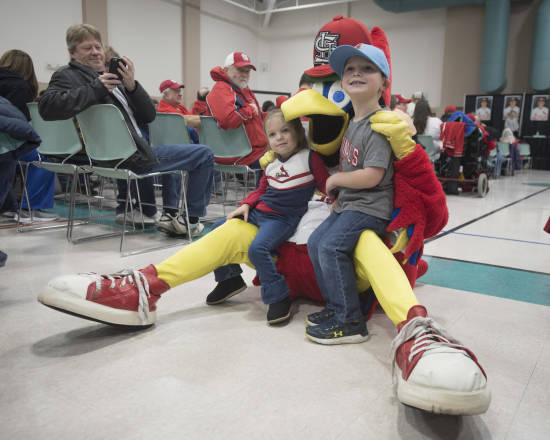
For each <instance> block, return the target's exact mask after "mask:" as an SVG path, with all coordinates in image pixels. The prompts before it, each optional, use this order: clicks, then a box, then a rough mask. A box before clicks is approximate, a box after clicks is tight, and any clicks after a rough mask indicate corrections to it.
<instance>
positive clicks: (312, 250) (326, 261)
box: [307, 211, 388, 323]
mask: <svg viewBox="0 0 550 440" xmlns="http://www.w3.org/2000/svg"><path fill="white" fill-rule="evenodd" d="M387 224H388V220H382V219H380V218H377V217H373V216H371V215H368V214H364V213H362V212H359V211H342V212H341V213H339V214H337V213H335V212H333V213H332V214H330V216H329V217H328V218H327V219H326V220H325V221H324V222H323V223H321V224H320V225H319V227H317V229H315V231H313V233H312V234H311V236H310V237H309V240H308V242H307V250H308V253H309V258H310V259H311V262H312V264H313V268H314V270H315V276H316V277H317V281H318V283H319V287H320V289H321V293H322V294H323V298H325V300H326V302H327V307H328V308H329V309H330V310H333V311H334V313H335V316H336V319H337V320H338V321H339V322H340V323H350V322H357V321H360V320H362V319H364V317H363V314H362V313H361V306H360V304H359V293H358V292H357V286H356V284H355V268H354V267H353V252H354V250H355V246H356V245H357V241H358V240H359V236H360V235H361V234H362V233H363V231H365V230H367V229H368V230H371V231H374V232H376V233H377V234H378V235H381V234H382V233H383V232H384V230H385V229H386V226H387Z"/></svg>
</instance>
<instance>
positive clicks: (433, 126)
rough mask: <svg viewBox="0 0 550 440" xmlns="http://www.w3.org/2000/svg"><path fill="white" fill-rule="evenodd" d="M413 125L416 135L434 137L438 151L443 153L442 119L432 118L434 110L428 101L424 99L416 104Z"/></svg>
mask: <svg viewBox="0 0 550 440" xmlns="http://www.w3.org/2000/svg"><path fill="white" fill-rule="evenodd" d="M413 123H414V126H415V128H416V133H417V134H425V135H429V136H431V137H433V139H434V145H435V146H436V147H437V151H441V148H442V142H441V141H440V140H439V136H440V134H441V119H439V118H436V117H434V116H432V110H431V108H430V104H428V101H426V100H424V99H422V100H420V101H418V102H417V103H416V106H415V107H414V113H413Z"/></svg>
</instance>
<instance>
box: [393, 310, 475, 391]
mask: <svg viewBox="0 0 550 440" xmlns="http://www.w3.org/2000/svg"><path fill="white" fill-rule="evenodd" d="M409 339H414V340H415V341H414V343H413V345H412V347H411V351H410V353H409V358H408V361H409V362H410V361H411V360H412V359H413V357H414V356H416V355H417V354H418V353H423V352H426V351H429V350H434V349H436V348H442V347H446V348H452V349H460V350H461V351H462V352H463V353H464V354H466V355H468V354H467V351H465V350H462V349H465V348H466V347H464V345H462V344H461V343H460V342H459V341H458V340H456V339H454V338H453V337H451V336H450V335H449V334H448V333H447V331H446V330H444V329H443V327H441V326H440V325H439V324H438V323H437V322H435V321H434V320H433V319H432V318H423V317H420V316H419V317H416V318H413V319H411V320H410V321H409V322H408V323H407V324H405V325H404V326H403V328H402V329H401V331H400V332H399V334H398V335H397V336H396V337H395V338H394V340H393V341H392V344H391V359H392V377H395V376H394V374H393V373H394V371H395V355H396V353H397V349H398V348H399V347H400V346H401V345H402V344H403V343H405V342H406V341H408V340H409ZM468 356H469V355H468ZM394 380H395V379H394Z"/></svg>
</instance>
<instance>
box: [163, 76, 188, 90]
mask: <svg viewBox="0 0 550 440" xmlns="http://www.w3.org/2000/svg"><path fill="white" fill-rule="evenodd" d="M184 87H185V86H184V85H183V84H179V83H177V82H175V81H172V80H171V79H166V80H164V81H163V82H161V83H160V86H159V90H160V93H162V92H164V91H165V90H166V89H183V88H184Z"/></svg>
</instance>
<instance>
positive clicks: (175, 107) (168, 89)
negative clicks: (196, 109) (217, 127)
mask: <svg viewBox="0 0 550 440" xmlns="http://www.w3.org/2000/svg"><path fill="white" fill-rule="evenodd" d="M184 87H185V86H184V85H183V84H178V83H177V82H175V81H172V80H171V79H167V80H164V81H163V82H161V83H160V86H159V91H160V93H162V99H161V100H160V102H159V105H158V108H157V111H158V112H159V113H179V114H180V115H183V117H184V119H185V122H186V124H187V126H188V127H198V126H199V125H201V118H200V117H199V116H197V115H194V114H192V113H191V112H190V111H189V110H187V108H186V107H185V106H184V105H183V104H182V103H181V100H182V97H183V95H182V93H181V89H183V88H184Z"/></svg>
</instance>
